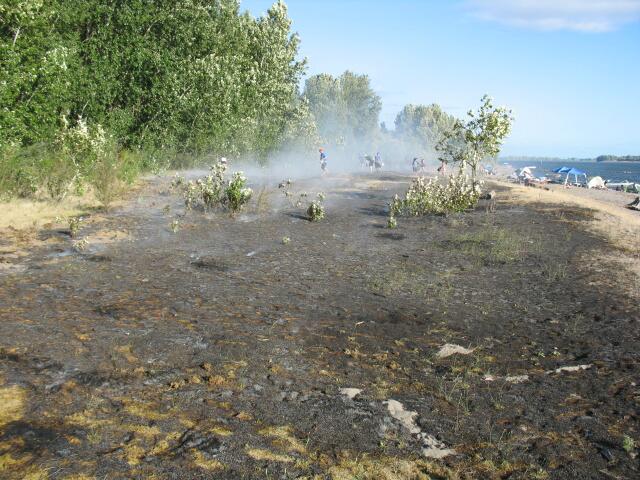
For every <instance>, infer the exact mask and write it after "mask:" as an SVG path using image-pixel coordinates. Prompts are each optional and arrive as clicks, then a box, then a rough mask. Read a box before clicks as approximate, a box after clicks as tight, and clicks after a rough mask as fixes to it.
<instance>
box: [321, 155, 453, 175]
mask: <svg viewBox="0 0 640 480" xmlns="http://www.w3.org/2000/svg"><path fill="white" fill-rule="evenodd" d="M319 152H320V170H321V171H322V175H325V174H326V173H327V172H328V170H327V158H328V157H327V153H326V152H325V151H324V148H321V149H320V150H319ZM360 166H361V167H362V168H368V169H369V171H371V172H373V171H374V170H375V171H376V172H378V171H380V170H381V169H382V167H383V166H384V164H383V163H382V155H380V152H376V154H375V155H373V156H371V155H367V154H362V155H361V156H360ZM426 168H427V164H426V162H425V160H424V158H422V157H413V161H412V162H411V169H412V170H413V173H418V174H420V173H424V172H425V170H426ZM446 168H447V164H446V163H445V162H442V163H441V165H440V166H439V167H438V173H439V174H441V175H444V174H445V173H446Z"/></svg>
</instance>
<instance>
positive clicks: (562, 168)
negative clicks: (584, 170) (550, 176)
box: [553, 167, 571, 173]
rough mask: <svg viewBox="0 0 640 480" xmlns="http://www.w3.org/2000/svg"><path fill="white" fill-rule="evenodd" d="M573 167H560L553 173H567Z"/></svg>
mask: <svg viewBox="0 0 640 480" xmlns="http://www.w3.org/2000/svg"><path fill="white" fill-rule="evenodd" d="M569 170H571V167H558V168H554V169H553V173H567V172H568V171H569Z"/></svg>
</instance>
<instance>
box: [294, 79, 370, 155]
mask: <svg viewBox="0 0 640 480" xmlns="http://www.w3.org/2000/svg"><path fill="white" fill-rule="evenodd" d="M303 97H304V99H305V100H306V101H307V102H308V105H309V109H310V110H311V113H312V114H313V116H314V118H315V121H316V124H317V128H318V132H319V135H320V138H321V140H322V141H323V142H324V143H327V144H331V145H347V146H348V145H354V144H358V145H362V144H364V143H366V142H369V141H371V140H372V139H373V138H374V137H375V136H376V135H377V134H378V132H379V126H378V122H379V117H380V110H381V109H382V102H381V100H380V97H379V96H378V95H377V94H376V93H375V92H374V91H373V89H372V88H371V85H370V82H369V77H368V76H366V75H357V74H354V73H352V72H349V71H347V72H344V73H343V74H342V75H341V76H340V77H338V78H334V77H333V76H331V75H327V74H320V75H315V76H312V77H310V78H308V79H307V81H306V83H305V88H304V92H303Z"/></svg>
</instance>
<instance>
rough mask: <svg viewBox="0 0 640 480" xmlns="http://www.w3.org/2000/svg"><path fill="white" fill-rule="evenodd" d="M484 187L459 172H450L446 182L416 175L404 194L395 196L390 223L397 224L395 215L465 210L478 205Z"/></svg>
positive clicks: (390, 224) (417, 214) (391, 207)
mask: <svg viewBox="0 0 640 480" xmlns="http://www.w3.org/2000/svg"><path fill="white" fill-rule="evenodd" d="M481 191H482V189H481V183H479V182H475V183H473V182H472V181H471V180H470V179H469V177H468V176H467V175H464V174H463V173H460V172H459V173H458V174H456V175H451V176H450V177H449V179H448V181H447V182H446V183H442V182H439V181H438V180H437V179H431V180H428V181H427V180H425V178H424V177H417V178H415V179H414V180H413V182H412V183H411V185H410V186H409V189H408V190H407V193H406V194H405V197H404V198H402V199H401V198H400V197H398V195H396V196H395V197H394V198H393V200H392V202H391V204H390V211H389V218H390V221H389V222H388V225H389V226H390V227H391V228H394V227H395V226H396V222H395V217H396V216H399V215H407V216H420V215H426V214H429V213H435V214H440V215H446V214H448V213H453V212H464V211H465V210H468V209H469V208H471V207H473V206H474V205H476V203H477V202H478V199H479V197H480V193H481ZM391 219H393V220H391Z"/></svg>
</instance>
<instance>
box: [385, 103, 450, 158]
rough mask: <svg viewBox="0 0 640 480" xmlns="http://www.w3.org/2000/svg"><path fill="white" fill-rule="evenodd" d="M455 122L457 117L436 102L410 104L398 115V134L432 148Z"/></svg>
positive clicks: (425, 148)
mask: <svg viewBox="0 0 640 480" xmlns="http://www.w3.org/2000/svg"><path fill="white" fill-rule="evenodd" d="M454 122H455V118H454V117H453V116H451V115H449V114H448V113H446V112H445V111H443V110H442V108H440V106H439V105H437V104H435V103H433V104H431V105H427V106H425V105H411V104H409V105H405V107H404V108H403V109H402V111H401V112H400V113H398V115H397V116H396V119H395V127H396V135H398V136H399V137H400V138H401V139H402V140H404V141H408V142H415V143H417V144H418V145H419V146H420V147H422V148H423V149H424V150H432V149H433V148H434V147H435V145H436V143H437V142H438V141H439V139H440V137H441V136H442V135H443V134H444V132H446V131H448V130H450V129H451V127H452V126H453V124H454Z"/></svg>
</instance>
